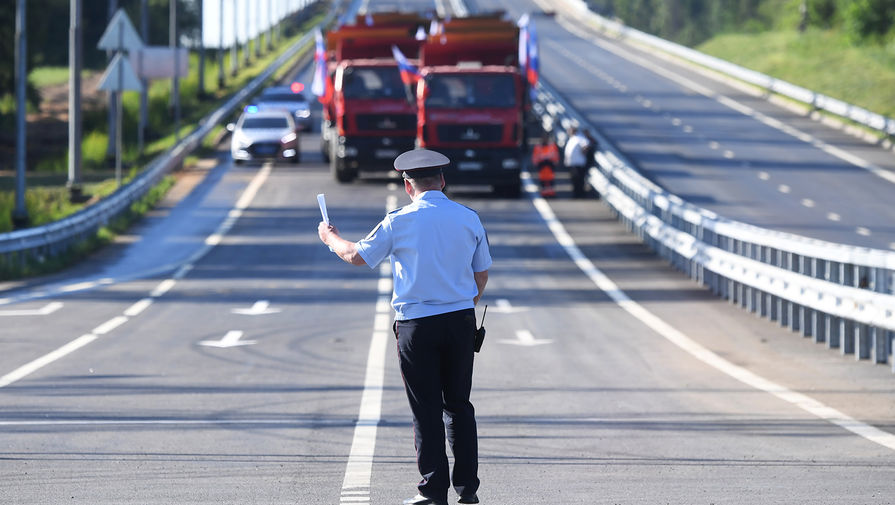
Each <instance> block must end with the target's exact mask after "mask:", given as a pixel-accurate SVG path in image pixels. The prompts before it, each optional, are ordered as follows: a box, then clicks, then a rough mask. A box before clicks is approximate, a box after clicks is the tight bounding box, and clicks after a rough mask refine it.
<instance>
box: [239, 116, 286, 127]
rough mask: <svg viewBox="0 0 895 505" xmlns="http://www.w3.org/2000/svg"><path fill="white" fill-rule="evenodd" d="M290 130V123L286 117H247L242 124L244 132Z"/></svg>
mask: <svg viewBox="0 0 895 505" xmlns="http://www.w3.org/2000/svg"><path fill="white" fill-rule="evenodd" d="M283 128H289V121H288V120H287V119H286V118H284V117H247V118H245V121H243V122H242V129H243V130H261V129H265V130H275V129H283Z"/></svg>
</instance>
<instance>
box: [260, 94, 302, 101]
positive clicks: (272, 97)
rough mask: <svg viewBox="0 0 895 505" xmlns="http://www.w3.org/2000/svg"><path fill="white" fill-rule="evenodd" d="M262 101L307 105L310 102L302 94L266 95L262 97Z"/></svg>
mask: <svg viewBox="0 0 895 505" xmlns="http://www.w3.org/2000/svg"><path fill="white" fill-rule="evenodd" d="M261 101H263V102H297V103H305V102H307V101H308V100H307V99H306V98H305V96H304V95H302V94H301V93H265V94H263V95H261Z"/></svg>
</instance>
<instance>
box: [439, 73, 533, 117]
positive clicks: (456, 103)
mask: <svg viewBox="0 0 895 505" xmlns="http://www.w3.org/2000/svg"><path fill="white" fill-rule="evenodd" d="M426 86H427V87H428V90H429V93H428V95H427V96H426V106H427V107H431V108H436V109H459V108H464V107H469V106H476V107H514V106H515V105H516V92H515V90H514V86H513V77H512V76H511V75H507V74H433V75H431V76H429V77H428V78H427V79H426Z"/></svg>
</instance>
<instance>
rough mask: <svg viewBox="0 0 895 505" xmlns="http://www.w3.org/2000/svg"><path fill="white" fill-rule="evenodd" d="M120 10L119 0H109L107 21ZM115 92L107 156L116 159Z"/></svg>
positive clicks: (111, 97)
mask: <svg viewBox="0 0 895 505" xmlns="http://www.w3.org/2000/svg"><path fill="white" fill-rule="evenodd" d="M117 10H118V0H109V15H108V16H107V19H106V22H107V23H110V22H111V21H112V16H114V15H115V12H116V11H117ZM107 56H108V58H107V59H108V61H110V62H111V61H112V56H113V55H112V53H111V52H107ZM115 93H118V91H113V92H112V93H109V120H108V121H109V143H108V147H107V148H106V158H108V159H114V157H115V142H114V141H113V140H112V139H114V138H115V130H116V128H117V127H118V125H117V124H115V121H116V120H117V119H118V111H117V110H116V108H117V107H118V98H117V97H116V96H115Z"/></svg>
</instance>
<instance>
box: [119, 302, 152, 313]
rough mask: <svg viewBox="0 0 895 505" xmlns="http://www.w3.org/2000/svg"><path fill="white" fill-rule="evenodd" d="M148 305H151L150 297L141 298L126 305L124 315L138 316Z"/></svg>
mask: <svg viewBox="0 0 895 505" xmlns="http://www.w3.org/2000/svg"><path fill="white" fill-rule="evenodd" d="M150 305H152V298H143V299H142V300H140V301H138V302H137V303H135V304H133V305H131V306H130V307H128V308H127V310H125V311H124V315H125V316H127V317H134V316H138V315H140V313H142V312H143V311H144V310H146V309H147V308H148V307H149V306H150Z"/></svg>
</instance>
